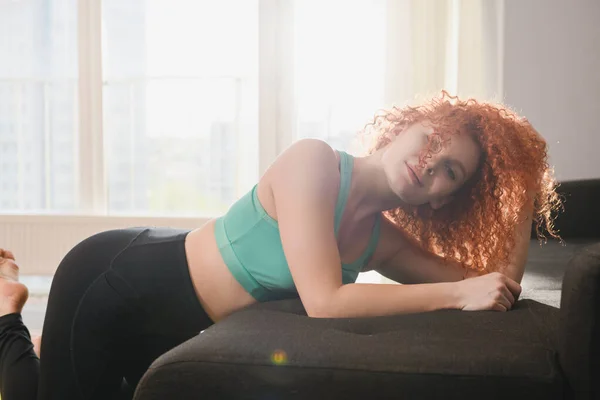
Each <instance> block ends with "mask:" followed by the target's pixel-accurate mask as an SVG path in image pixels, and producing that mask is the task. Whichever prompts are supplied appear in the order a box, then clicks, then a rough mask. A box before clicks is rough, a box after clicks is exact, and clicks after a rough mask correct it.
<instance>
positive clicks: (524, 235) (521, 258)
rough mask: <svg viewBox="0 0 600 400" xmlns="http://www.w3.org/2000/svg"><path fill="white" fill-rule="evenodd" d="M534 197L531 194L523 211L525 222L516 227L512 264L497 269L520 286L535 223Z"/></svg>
mask: <svg viewBox="0 0 600 400" xmlns="http://www.w3.org/2000/svg"><path fill="white" fill-rule="evenodd" d="M534 196H535V194H534V193H532V192H530V193H529V196H528V198H529V200H528V202H527V204H526V206H525V207H524V208H523V211H522V213H523V214H522V216H523V221H522V222H521V223H519V224H518V225H517V227H516V237H515V248H514V250H513V252H512V254H511V255H510V262H509V263H508V265H506V266H503V267H500V268H497V269H495V270H497V271H499V272H501V273H503V274H504V275H506V276H508V277H509V278H511V279H512V280H514V281H516V282H518V283H519V284H520V283H521V280H522V279H523V275H524V273H525V265H526V263H527V256H528V254H529V244H530V242H531V226H532V223H533V204H534Z"/></svg>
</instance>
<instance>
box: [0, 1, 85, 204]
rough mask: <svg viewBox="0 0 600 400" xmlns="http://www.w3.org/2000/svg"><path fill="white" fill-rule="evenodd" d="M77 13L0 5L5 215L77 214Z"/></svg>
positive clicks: (71, 6) (72, 8)
mask: <svg viewBox="0 0 600 400" xmlns="http://www.w3.org/2000/svg"><path fill="white" fill-rule="evenodd" d="M76 5H77V2H76V0H28V1H0V60H2V62H0V138H2V146H6V148H10V149H11V151H9V152H6V153H5V152H3V154H2V158H3V160H2V165H7V164H8V165H10V168H3V169H2V171H1V174H2V182H3V187H4V184H8V186H7V187H6V190H2V191H1V192H0V203H1V204H2V205H3V207H2V212H9V213H10V212H24V211H26V212H30V213H38V212H73V211H75V210H76V209H77V208H78V194H77V182H76V178H77V171H78V159H77V155H76V154H77V153H76V151H75V149H76V147H77V145H78V139H77V138H78V122H77V116H78V111H77V107H78V106H77V78H78V73H77V7H76ZM58 143H61V145H57V144H58ZM63 166H65V167H66V168H62V167H63ZM26 183H28V184H29V185H28V186H26V185H25V184H26ZM59 194H60V195H59Z"/></svg>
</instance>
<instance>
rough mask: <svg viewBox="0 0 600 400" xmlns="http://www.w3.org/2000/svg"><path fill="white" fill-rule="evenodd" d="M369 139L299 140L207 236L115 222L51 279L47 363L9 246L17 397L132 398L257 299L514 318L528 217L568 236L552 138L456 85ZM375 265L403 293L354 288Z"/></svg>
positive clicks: (5, 315) (10, 334) (5, 284)
mask: <svg viewBox="0 0 600 400" xmlns="http://www.w3.org/2000/svg"><path fill="white" fill-rule="evenodd" d="M365 131H366V132H365V133H374V134H375V139H376V140H375V144H374V146H373V148H372V149H371V151H370V152H369V154H368V155H367V156H366V157H357V158H354V157H352V156H350V155H349V154H346V153H344V152H341V151H335V150H333V149H332V148H331V147H329V146H328V145H327V144H326V143H324V142H322V141H319V140H301V141H299V142H297V143H295V144H294V145H292V146H291V147H290V148H289V149H287V150H286V151H284V152H283V153H282V154H281V155H280V156H279V157H278V158H277V159H276V160H275V162H274V163H273V164H272V165H271V166H270V168H269V169H268V170H267V171H266V173H265V174H264V176H262V177H261V179H260V181H259V182H258V184H257V185H256V186H255V187H254V188H253V189H252V190H251V191H250V192H249V193H248V194H247V195H246V196H244V197H243V198H241V199H240V200H238V201H237V202H236V203H235V204H234V205H233V206H232V207H231V208H230V210H229V211H228V212H227V213H226V214H225V215H224V216H222V217H220V218H217V219H213V220H210V221H209V222H207V223H206V224H205V225H204V226H202V227H200V228H198V229H195V230H193V231H190V232H188V231H185V230H175V229H166V228H164V229H163V228H152V229H144V228H135V229H124V230H115V231H109V232H104V233H101V234H98V235H95V236H92V237H91V238H89V239H86V240H84V241H83V242H82V243H80V244H78V245H77V246H76V247H75V248H74V249H73V250H71V251H70V252H69V253H68V254H67V255H66V257H65V258H64V260H63V261H62V262H61V264H60V266H59V268H58V270H57V272H56V275H55V277H54V280H53V283H52V288H51V291H50V297H49V302H48V308H47V314H46V319H45V324H44V330H43V345H42V347H41V357H40V358H39V359H38V357H37V356H36V354H35V352H34V350H33V346H32V343H31V341H30V337H29V333H28V332H27V329H26V328H25V326H24V325H23V323H22V321H21V318H20V312H21V309H22V307H23V304H24V303H25V301H26V299H27V291H26V288H25V287H24V286H23V285H22V284H20V283H19V282H18V281H17V280H16V279H17V274H16V271H17V270H18V269H17V267H16V264H15V263H14V257H13V255H12V253H10V252H5V253H4V257H5V258H4V263H3V264H2V266H1V267H0V268H1V270H0V272H2V273H3V274H4V275H5V278H2V279H0V281H1V282H0V298H1V299H2V302H1V307H0V366H1V367H2V370H1V377H0V379H2V381H1V382H0V387H1V389H2V398H3V400H14V399H19V400H21V399H23V400H26V399H31V400H33V399H36V398H37V399H44V400H47V399H61V400H64V399H107V398H115V397H116V396H118V395H120V396H123V398H126V397H127V396H129V397H130V396H131V393H130V392H129V393H127V392H126V390H125V388H126V387H127V386H129V387H135V385H136V384H137V382H138V381H139V379H140V377H141V376H142V374H143V373H144V372H145V371H146V369H147V367H148V366H149V365H150V363H151V362H152V361H153V360H154V359H155V358H156V357H158V356H159V355H160V354H162V353H164V352H166V351H167V350H169V349H171V348H173V347H175V346H177V345H178V344H179V343H182V342H183V341H185V340H187V339H189V338H191V337H192V336H194V335H196V334H197V333H198V332H200V331H201V330H203V329H205V328H207V327H208V326H210V325H211V324H213V323H214V322H217V321H219V320H221V319H222V318H224V317H226V316H227V315H229V314H231V313H233V312H235V311H236V310H239V309H241V308H244V307H246V306H248V305H250V304H253V303H256V302H258V301H268V300H275V299H282V298H286V297H295V296H299V297H300V299H301V301H302V303H303V304H304V306H305V309H306V311H307V313H308V315H309V316H310V317H317V318H345V317H368V316H382V315H391V314H402V313H413V312H424V311H431V310H437V309H461V310H495V311H507V310H509V309H510V308H511V307H512V305H513V304H514V302H515V300H516V299H517V298H518V296H519V294H520V291H521V287H520V285H519V282H520V281H521V278H522V275H523V269H524V265H525V259H526V256H527V247H528V242H529V235H530V230H531V224H532V220H533V219H535V220H536V221H537V230H538V234H539V232H540V230H539V228H540V227H541V226H542V224H544V225H545V226H546V229H547V230H548V232H549V233H550V234H551V235H553V236H556V233H555V232H554V229H553V225H552V218H551V212H552V211H554V210H555V209H556V208H557V207H558V206H559V205H560V204H559V200H558V197H557V195H556V193H555V191H554V188H555V182H554V180H553V178H552V176H551V171H550V170H549V168H548V164H547V147H546V143H545V141H544V140H543V139H542V138H541V137H540V136H539V134H538V133H537V132H536V131H535V130H534V129H533V127H532V126H531V125H530V124H529V123H528V122H527V120H525V119H522V118H519V117H517V116H516V115H515V114H514V113H513V112H511V111H510V110H508V109H506V108H505V107H503V106H500V105H493V104H487V103H480V102H477V101H475V100H468V101H461V100H459V99H458V98H456V97H451V96H449V95H448V94H447V93H446V92H442V95H441V96H439V97H438V98H434V99H432V100H431V101H429V102H427V103H425V104H422V105H421V106H419V107H406V108H403V109H396V108H394V109H393V110H391V111H389V112H385V113H382V114H380V115H378V116H376V117H375V119H374V121H373V123H371V124H369V125H367V127H366V129H365ZM367 270H377V271H379V272H381V273H382V274H383V275H385V276H388V277H390V278H391V279H394V280H396V281H398V282H401V283H404V285H385V284H382V285H371V284H355V283H354V282H355V279H356V277H357V275H358V273H359V272H360V271H367ZM466 278H469V279H466ZM25 382H27V384H25ZM36 392H37V397H36Z"/></svg>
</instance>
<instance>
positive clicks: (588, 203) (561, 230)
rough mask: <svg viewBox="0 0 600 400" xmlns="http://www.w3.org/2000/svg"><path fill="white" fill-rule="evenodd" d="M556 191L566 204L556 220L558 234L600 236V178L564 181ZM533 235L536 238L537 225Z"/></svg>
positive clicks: (568, 236)
mask: <svg viewBox="0 0 600 400" xmlns="http://www.w3.org/2000/svg"><path fill="white" fill-rule="evenodd" d="M556 191H557V193H558V194H559V195H560V196H561V197H562V199H563V206H564V211H560V212H559V213H558V215H557V217H556V220H555V222H554V225H555V227H556V228H557V229H558V234H559V235H560V236H561V237H562V238H563V239H568V238H600V179H586V180H576V181H575V180H573V181H564V182H561V183H560V185H559V186H558V188H557V190H556ZM542 232H544V234H546V236H547V237H548V238H549V239H550V237H549V236H548V235H547V232H546V231H545V230H542ZM531 237H532V238H536V235H535V226H534V227H533V228H532V231H531Z"/></svg>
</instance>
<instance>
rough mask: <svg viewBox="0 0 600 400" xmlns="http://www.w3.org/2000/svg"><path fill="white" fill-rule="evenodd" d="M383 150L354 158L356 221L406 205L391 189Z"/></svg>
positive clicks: (353, 179) (353, 181)
mask: <svg viewBox="0 0 600 400" xmlns="http://www.w3.org/2000/svg"><path fill="white" fill-rule="evenodd" d="M382 154H383V152H382V150H378V151H376V152H375V153H373V154H371V155H369V156H366V157H355V158H354V171H353V174H352V187H351V191H352V193H353V198H354V201H353V202H352V203H353V204H354V206H353V208H354V210H353V212H354V215H355V219H357V220H360V219H363V218H369V217H370V216H372V215H374V214H377V213H380V212H382V211H386V210H390V209H394V208H398V207H401V206H402V205H403V204H404V203H403V202H402V200H400V198H398V196H397V195H396V194H395V193H394V192H393V191H392V189H391V188H390V184H389V182H388V180H387V177H386V175H385V172H384V170H383V166H382V164H381V155H382Z"/></svg>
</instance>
